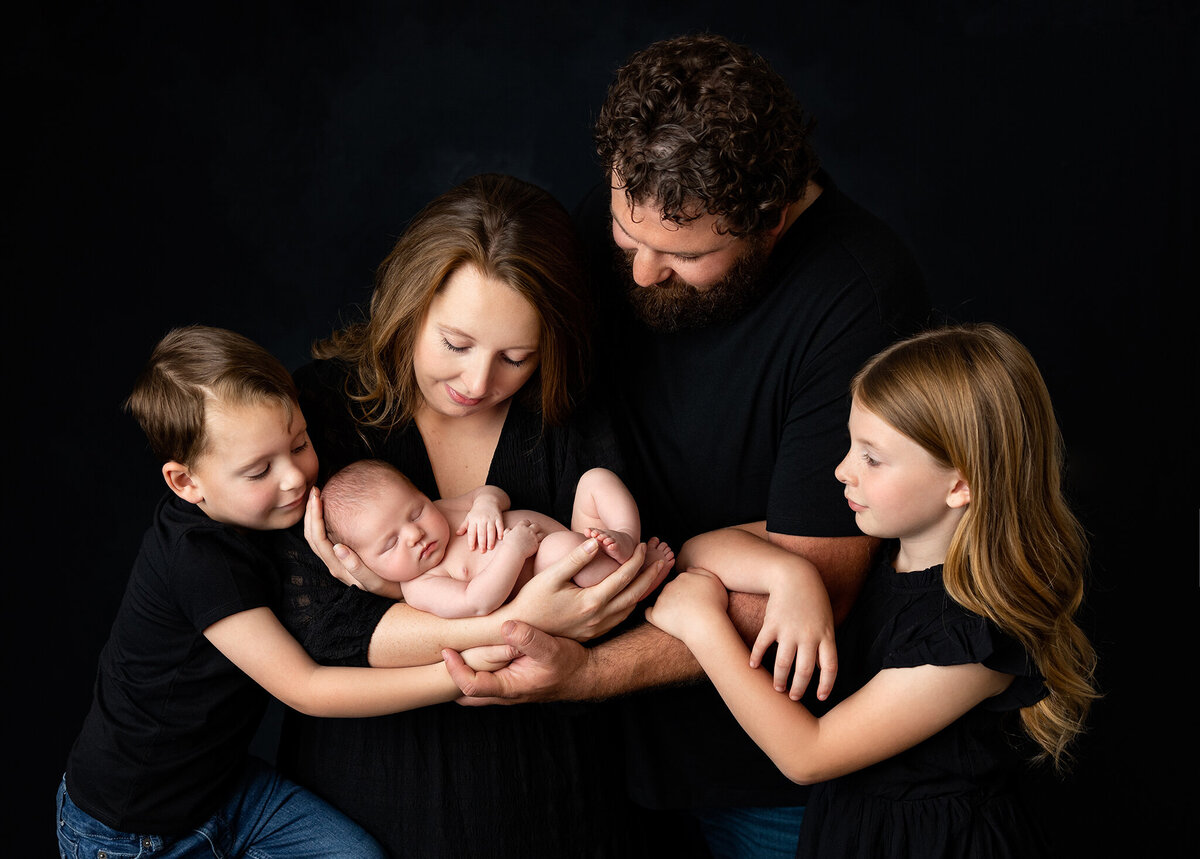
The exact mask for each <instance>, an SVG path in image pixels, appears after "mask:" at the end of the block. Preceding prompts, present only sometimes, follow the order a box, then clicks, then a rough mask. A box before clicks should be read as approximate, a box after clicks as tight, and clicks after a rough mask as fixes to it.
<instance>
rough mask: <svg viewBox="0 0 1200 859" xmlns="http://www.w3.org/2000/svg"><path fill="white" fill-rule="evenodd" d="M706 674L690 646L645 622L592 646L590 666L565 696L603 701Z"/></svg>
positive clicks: (692, 679) (578, 677) (680, 682)
mask: <svg viewBox="0 0 1200 859" xmlns="http://www.w3.org/2000/svg"><path fill="white" fill-rule="evenodd" d="M703 677H704V672H703V671H702V670H701V669H700V663H698V662H697V661H696V658H695V657H694V656H692V653H691V651H690V650H688V648H687V645H685V644H684V643H683V642H682V641H680V640H679V639H677V638H675V637H674V636H671V635H668V634H667V633H665V632H663V631H662V630H661V629H659V628H658V627H656V626H654V625H652V624H649V623H642V624H641V625H640V626H636V627H634V628H633V629H631V630H629V631H628V632H625V633H622V634H621V635H618V636H616V637H615V638H612V639H609V640H608V641H605V642H602V643H600V644H597V645H596V646H594V647H590V648H588V662H587V667H586V669H585V670H583V671H580V672H578V673H577V675H576V676H575V677H574V678H573V682H572V684H571V687H570V690H569V692H568V693H567V695H566V696H564V697H569V698H571V699H574V700H581V701H601V700H604V699H607V698H617V697H620V696H622V695H628V694H631V693H633V692H639V691H642V690H644V689H654V688H658V687H661V686H679V685H683V684H688V683H694V682H696V681H698V680H700V679H701V678H703Z"/></svg>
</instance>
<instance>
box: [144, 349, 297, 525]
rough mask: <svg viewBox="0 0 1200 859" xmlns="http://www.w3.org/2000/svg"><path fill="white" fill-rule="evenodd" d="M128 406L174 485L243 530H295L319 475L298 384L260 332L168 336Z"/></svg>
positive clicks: (212, 513)
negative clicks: (252, 336) (254, 335)
mask: <svg viewBox="0 0 1200 859" xmlns="http://www.w3.org/2000/svg"><path fill="white" fill-rule="evenodd" d="M125 408H126V410H127V411H129V412H130V413H131V414H132V415H133V416H134V418H136V419H137V422H138V424H139V425H140V426H141V428H142V431H143V432H144V433H145V434H146V439H147V441H148V442H149V444H150V449H151V450H152V451H153V452H154V454H155V456H157V457H158V459H159V460H160V461H161V462H162V463H163V466H162V474H163V478H164V479H165V480H166V482H167V486H169V487H170V489H171V491H172V492H174V493H175V494H176V495H178V496H179V497H180V498H182V499H184V500H185V501H189V502H191V503H193V504H196V505H197V506H198V507H200V509H201V510H203V511H204V512H205V513H206V514H207V515H208V516H209V517H210V518H212V519H214V520H216V521H218V522H224V523H226V524H229V525H233V526H235V527H239V528H249V529H253V530H275V529H280V528H289V527H291V526H292V525H295V524H296V523H297V522H299V521H300V520H301V519H302V518H303V517H304V506H305V500H306V498H307V496H308V490H309V488H310V487H311V486H312V485H313V482H314V481H315V480H316V476H317V455H316V452H315V451H314V450H313V448H312V444H311V443H310V442H309V440H308V430H307V426H306V424H305V422H304V416H303V415H302V414H301V413H300V407H299V406H298V405H297V394H296V386H295V383H294V382H293V381H292V377H291V375H290V374H289V373H288V371H287V370H286V369H285V368H284V366H283V365H282V364H281V363H279V361H278V360H277V359H276V358H275V357H274V356H273V355H271V354H270V353H269V352H267V351H266V350H265V349H263V348H262V347H261V346H259V345H258V344H257V343H255V342H253V341H252V340H249V339H247V338H246V337H243V336H242V335H240V334H236V333H234V332H232V331H227V330H225V329H222V328H209V327H207V326H203V325H191V326H188V327H185V328H177V329H175V330H173V331H171V332H170V333H168V334H167V336H166V337H164V338H163V339H162V340H160V341H159V343H158V345H157V346H156V347H155V348H154V352H153V353H152V354H151V356H150V360H149V362H147V364H146V367H145V369H143V371H142V373H141V375H140V376H139V377H138V380H137V382H136V384H135V385H134V389H133V392H132V393H131V394H130V396H129V399H128V400H126V402H125Z"/></svg>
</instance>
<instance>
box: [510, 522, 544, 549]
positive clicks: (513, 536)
mask: <svg viewBox="0 0 1200 859" xmlns="http://www.w3.org/2000/svg"><path fill="white" fill-rule="evenodd" d="M544 536H545V535H544V534H543V533H542V529H541V528H539V527H538V526H537V525H534V524H533V523H532V522H530V521H529V520H528V519H522V520H521V521H520V522H517V523H516V524H515V525H513V526H512V527H511V528H509V529H508V530H506V531H505V532H504V538H503V540H502V542H503V543H504V545H506V546H509V547H510V548H512V549H513V550H515V551H517V552H520V553H521V557H523V558H528V557H529V556H530V555H533V554H535V553H536V552H537V550H538V544H539V543H541V542H542V537H544Z"/></svg>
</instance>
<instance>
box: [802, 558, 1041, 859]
mask: <svg viewBox="0 0 1200 859" xmlns="http://www.w3.org/2000/svg"><path fill="white" fill-rule="evenodd" d="M884 556H885V558H886V560H885V561H884V562H883V563H881V564H880V565H879V566H878V567H877V568H876V569H875V570H873V571H872V573H871V575H870V576H869V577H868V579H867V582H866V584H865V585H864V587H863V592H862V594H861V595H860V596H859V598H858V601H857V602H856V603H855V607H854V610H853V612H852V613H851V615H850V617H849V618H847V620H846V623H845V624H844V625H843V627H842V629H841V630H839V634H838V649H839V663H840V664H841V665H842V666H844V668H843V672H842V673H840V674H839V676H838V681H837V687H838V692H837V695H836V698H835V699H834V700H831V702H830V705H831V706H832V705H833V704H835V703H836V700H840V699H842V698H845V697H846V696H847V695H849V694H850V693H852V692H854V691H855V690H857V689H859V688H861V687H862V686H863V685H864V684H865V683H866V682H867V681H868V680H869V679H870V678H871V677H872V676H874V675H875V674H876V673H878V672H879V671H880V670H882V669H884V668H910V667H915V666H918V665H964V664H970V663H975V662H979V663H982V664H984V665H986V666H987V667H989V668H992V669H994V670H996V671H1001V672H1003V673H1006V674H1013V675H1015V679H1014V680H1013V682H1012V683H1011V684H1010V685H1009V687H1008V689H1006V690H1005V691H1004V692H1002V693H1001V694H1000V695H998V696H996V697H994V698H989V699H988V700H986V701H984V702H983V703H981V704H979V705H977V706H976V707H975V708H974V709H972V710H970V711H969V712H968V713H966V714H965V715H964V716H962V717H961V718H960V719H958V720H957V721H956V722H954V723H953V724H951V725H950V726H949V727H947V728H945V729H944V730H942V731H940V732H939V733H937V734H935V735H934V736H932V737H930V738H929V739H928V740H925V741H924V742H922V743H920V744H918V745H916V746H914V747H912V748H911V749H908V750H906V751H904V752H902V753H900V754H899V755H896V756H895V757H892V758H889V759H888V760H885V761H881V762H880V763H878V764H875V765H873V766H870V767H867V768H866V769H863V770H859V771H858V772H856V773H851V774H850V775H848V776H843V777H842V778H838V779H834V780H833V781H830V782H825V783H823V784H820V785H817V786H816V787H814V788H813V792H812V796H811V798H810V800H809V804H808V808H807V810H806V812H805V817H804V824H803V825H802V827H801V830H800V849H799V850H798V852H797V856H801V857H821V859H825V857H872V859H889V857H920V859H940V857H977V858H978V857H983V859H987V857H1036V856H1043V855H1047V843H1046V839H1045V834H1044V831H1043V829H1042V826H1041V824H1040V821H1039V820H1038V819H1037V817H1036V816H1034V815H1033V814H1031V813H1030V812H1029V811H1028V810H1027V809H1026V808H1024V806H1023V805H1022V803H1021V801H1020V794H1019V791H1018V790H1017V783H1016V781H1017V779H1018V778H1019V776H1020V771H1021V768H1022V767H1023V766H1024V764H1023V760H1022V753H1021V752H1020V751H1018V749H1017V748H1016V746H1017V745H1018V743H1019V742H1020V741H1021V739H1020V726H1019V724H1018V721H1017V710H1018V709H1019V708H1021V707H1027V706H1029V705H1031V704H1034V703H1036V702H1037V701H1039V700H1040V699H1041V698H1042V697H1043V696H1044V695H1045V687H1044V685H1043V684H1042V681H1041V677H1040V676H1039V675H1038V673H1037V670H1036V668H1034V666H1033V665H1032V663H1031V661H1030V659H1029V658H1028V656H1027V654H1026V652H1025V650H1024V648H1022V647H1021V645H1020V644H1018V643H1017V642H1016V641H1015V640H1014V639H1012V638H1010V637H1009V636H1008V635H1006V634H1004V633H1003V632H1001V631H1000V630H999V629H998V628H997V627H995V626H994V625H992V624H991V623H989V622H987V621H986V620H984V619H983V618H981V617H979V616H978V615H975V614H972V613H971V612H969V611H967V610H966V609H964V608H963V607H961V606H960V605H958V604H957V603H955V602H954V601H953V600H951V599H950V597H949V595H948V594H947V593H946V590H945V587H944V586H943V584H942V568H941V567H940V566H937V567H932V568H930V569H928V570H923V571H920V572H911V573H897V572H895V570H893V569H892V566H891V557H892V552H890V551H889V552H885V553H884Z"/></svg>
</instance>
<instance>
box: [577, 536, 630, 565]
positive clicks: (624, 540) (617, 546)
mask: <svg viewBox="0 0 1200 859" xmlns="http://www.w3.org/2000/svg"><path fill="white" fill-rule="evenodd" d="M587 535H588V536H589V537H595V538H596V542H597V543H599V544H600V550H601V551H602V552H604V554H606V555H608V556H609V557H610V558H612V559H613V560H614V561H616V562H617V563H618V564H623V563H625V562H626V561H628V560H629V559H630V558H631V557H633V550H634V549H636V548H637V540H635V539H633V536H632V535H631V534H627V533H625V532H624V531H608V530H605V529H604V528H588V529H587Z"/></svg>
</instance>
